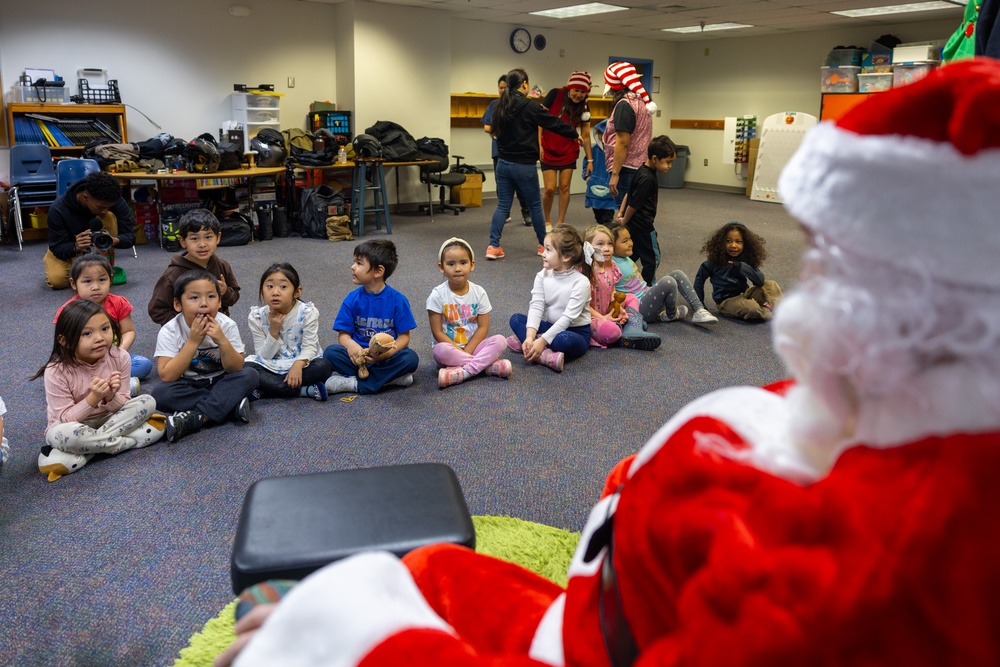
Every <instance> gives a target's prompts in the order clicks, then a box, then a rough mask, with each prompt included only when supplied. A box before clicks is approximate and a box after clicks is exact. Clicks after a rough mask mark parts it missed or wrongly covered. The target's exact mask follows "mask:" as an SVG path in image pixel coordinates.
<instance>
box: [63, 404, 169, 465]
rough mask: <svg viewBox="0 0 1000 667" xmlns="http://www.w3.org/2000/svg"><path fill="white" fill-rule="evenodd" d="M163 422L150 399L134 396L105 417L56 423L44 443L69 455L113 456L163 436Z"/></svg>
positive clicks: (161, 416)
mask: <svg viewBox="0 0 1000 667" xmlns="http://www.w3.org/2000/svg"><path fill="white" fill-rule="evenodd" d="M165 426H166V420H165V418H164V417H163V415H160V414H156V401H154V400H153V397H152V396H147V395H142V396H136V397H135V398H133V399H132V400H130V401H129V402H127V403H126V404H125V405H123V406H121V407H120V408H118V411H117V412H114V413H112V414H111V415H108V416H107V417H99V418H97V419H92V420H88V421H87V422H86V423H84V422H64V423H62V424H56V425H54V426H53V427H52V428H50V429H49V430H48V432H46V434H45V444H47V445H49V446H50V447H52V448H53V449H58V450H60V451H64V452H68V453H70V454H117V453H118V452H122V451H125V450H126V449H139V448H140V447H145V446H146V445H151V444H153V443H154V442H156V441H157V440H159V439H160V438H161V437H163V432H164V427H165Z"/></svg>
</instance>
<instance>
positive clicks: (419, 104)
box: [352, 2, 452, 201]
mask: <svg viewBox="0 0 1000 667" xmlns="http://www.w3.org/2000/svg"><path fill="white" fill-rule="evenodd" d="M353 5H354V50H353V51H354V103H353V106H352V109H353V112H354V123H355V124H354V127H355V133H356V134H360V133H361V132H363V131H364V130H365V128H368V127H370V126H372V125H374V124H375V123H376V122H377V121H380V120H388V121H393V122H395V123H398V124H399V125H402V126H403V127H404V128H406V130H407V131H408V132H409V133H410V134H412V135H413V138H414V139H420V138H421V137H441V138H445V140H446V141H447V139H446V137H447V136H448V131H449V129H450V125H451V123H450V120H449V113H450V108H451V102H450V98H449V96H448V95H447V91H448V85H449V81H450V77H451V74H450V71H451V54H452V46H451V32H450V31H449V29H448V26H449V22H450V21H451V14H450V12H445V11H440V10H433V9H421V8H416V7H405V6H401V5H388V4H381V3H368V2H354V3H353ZM392 172H393V173H392V174H387V175H386V176H387V179H388V185H389V189H390V191H391V190H393V189H394V188H395V181H394V180H393V179H395V178H396V176H397V175H398V177H399V197H400V199H401V200H402V201H426V198H427V186H426V185H422V184H421V183H420V181H419V172H418V170H417V168H416V167H408V168H397V169H393V170H392ZM434 195H435V196H436V195H437V191H436V190H435V191H434ZM394 197H395V194H390V199H393V198H394Z"/></svg>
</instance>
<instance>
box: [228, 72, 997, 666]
mask: <svg viewBox="0 0 1000 667" xmlns="http://www.w3.org/2000/svg"><path fill="white" fill-rule="evenodd" d="M887 165H888V166H887ZM998 174H1000V62H997V61H993V60H989V59H972V60H966V61H962V62H959V63H955V64H952V65H948V66H946V67H944V68H941V69H940V70H937V71H935V72H934V73H932V74H930V75H928V76H927V77H926V78H925V79H923V80H922V81H919V82H917V83H913V84H910V85H908V86H904V87H901V88H897V89H893V90H892V91H888V92H885V93H880V94H878V95H873V96H872V97H871V98H869V100H868V101H867V102H865V103H863V104H862V105H859V106H857V107H855V108H854V109H853V110H852V111H850V112H848V114H847V115H845V116H844V117H843V118H842V119H841V120H839V121H837V122H836V123H835V124H834V123H830V122H827V123H823V124H821V125H819V126H817V127H816V128H814V129H813V130H811V131H810V132H809V133H808V134H807V136H806V137H805V139H804V141H803V143H802V145H801V147H800V148H799V150H798V152H797V153H796V154H795V155H794V156H793V158H792V159H791V161H790V162H789V164H788V165H787V167H786V168H785V170H784V172H783V174H782V176H781V179H780V182H779V190H780V192H781V195H782V198H783V200H784V202H785V204H786V205H787V207H788V210H789V211H790V212H791V213H792V215H794V216H795V217H796V218H797V219H798V220H799V221H800V222H801V223H802V226H803V228H804V229H805V231H806V233H807V235H808V242H809V243H808V249H807V251H806V253H805V264H804V270H803V275H802V282H801V284H800V285H799V287H798V288H797V290H796V291H795V292H794V293H792V294H791V295H789V296H787V297H786V298H785V299H784V300H783V301H782V303H781V305H780V306H779V307H778V309H777V311H776V313H775V317H774V320H773V327H774V337H775V347H776V349H777V351H778V352H779V354H780V355H781V356H782V357H783V358H784V360H785V361H786V363H787V365H788V368H789V370H790V371H791V374H792V380H791V381H789V382H786V383H782V384H781V385H778V386H773V387H769V388H765V389H758V388H750V387H736V388H729V389H723V390H720V391H717V392H713V393H711V394H708V395H706V396H704V397H702V398H700V399H698V400H696V401H695V402H693V403H691V404H689V405H688V406H686V407H684V408H683V409H681V410H680V411H679V412H678V413H677V414H675V415H674V416H673V417H672V418H671V419H670V420H669V421H668V422H667V424H666V425H664V426H663V427H662V428H661V429H660V430H659V431H658V432H657V433H656V434H654V435H653V437H652V438H651V439H650V440H649V442H648V443H647V444H646V445H645V446H644V447H643V449H642V450H641V451H640V452H639V454H638V455H637V456H635V457H634V458H633V459H632V460H630V461H627V462H625V463H623V464H622V465H620V466H619V467H618V468H616V470H615V471H614V472H613V474H612V477H611V478H609V485H608V487H606V488H607V492H608V493H607V495H606V496H605V497H604V498H603V499H602V500H601V501H600V502H599V503H598V505H597V506H596V507H595V508H594V510H593V511H592V512H591V515H590V519H589V520H588V523H587V526H586V527H585V528H584V531H583V535H582V539H581V542H580V547H579V549H578V551H577V553H576V555H575V556H574V560H573V562H572V564H571V566H570V572H569V575H570V577H569V583H568V585H567V587H566V589H565V590H563V589H560V588H558V587H556V586H554V585H553V584H551V583H549V582H547V581H546V580H543V579H541V578H539V577H537V576H535V575H533V574H531V573H528V572H526V571H524V570H522V569H520V568H517V567H515V566H513V565H510V564H507V563H504V562H501V561H497V560H494V559H490V558H487V557H484V556H478V555H476V554H474V553H472V552H471V551H468V550H467V549H463V548H461V547H457V546H440V545H439V546H433V547H424V548H422V549H418V550H416V551H414V552H411V553H410V554H409V555H407V556H406V557H405V558H404V559H403V560H402V561H399V560H396V559H394V558H392V557H391V556H389V555H386V554H371V553H369V554H362V555H358V556H354V557H351V558H348V559H346V560H344V561H340V562H339V563H336V564H334V565H331V566H328V567H326V568H324V569H322V570H320V571H318V572H317V573H316V574H314V575H312V576H311V577H309V578H307V579H306V580H305V581H304V582H303V583H302V584H301V585H299V586H298V587H296V588H295V589H293V590H292V591H291V593H289V595H288V596H287V597H286V598H285V600H284V601H283V602H282V603H281V604H279V605H277V606H276V607H270V608H266V607H262V608H260V609H262V611H259V612H257V617H256V618H255V619H254V620H252V621H247V622H245V623H244V622H243V621H241V623H243V625H242V626H239V625H238V626H237V630H238V631H240V632H241V638H240V640H241V641H246V640H247V639H249V644H247V646H246V649H245V651H244V652H243V654H242V655H240V657H239V660H238V662H237V665H239V666H240V667H248V666H249V667H252V666H254V665H272V664H282V665H292V666H295V665H306V664H324V665H351V666H358V667H375V666H380V665H393V664H407V665H417V666H418V667H423V666H430V665H444V664H447V665H463V666H472V665H477V666H485V665H491V666H496V665H519V666H524V665H566V666H568V667H619V666H622V667H624V666H628V665H635V666H636V667H648V666H651V665H657V666H661V665H662V666H666V667H682V666H693V665H698V666H715V665H720V666H721V665H726V666H733V665H735V666H737V667H740V666H746V667H757V666H760V667H764V666H772V665H792V666H802V667H806V666H812V665H832V666H840V665H844V666H848V665H852V666H853V665H907V666H908V667H912V666H914V665H916V666H921V667H922V666H927V667H931V666H934V667H938V666H940V665H956V666H957V665H962V666H963V667H965V666H969V665H975V666H980V665H982V666H985V665H997V664H1000V596H998V595H997V591H1000V567H998V566H997V563H998V562H1000V533H998V532H997V531H996V530H994V524H995V523H996V517H997V516H998V513H1000V484H997V475H998V472H1000V263H998V262H997V259H996V258H997V257H998V256H1000V235H998V234H997V233H996V207H995V202H994V200H995V190H996V184H997V179H998ZM269 611H270V612H272V613H269ZM247 618H250V617H249V616H248V617H247ZM263 618H267V621H266V622H265V623H264V624H263V625H262V626H261V627H260V629H259V631H257V632H256V633H251V632H249V631H248V630H252V629H254V628H256V626H257V625H260V622H261V619H263ZM232 655H233V654H232V653H229V654H227V655H226V656H224V657H223V658H222V662H225V661H228V659H229V658H230V657H231V656H232ZM220 664H221V663H220Z"/></svg>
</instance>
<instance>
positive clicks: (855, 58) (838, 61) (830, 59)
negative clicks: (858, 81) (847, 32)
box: [823, 48, 865, 67]
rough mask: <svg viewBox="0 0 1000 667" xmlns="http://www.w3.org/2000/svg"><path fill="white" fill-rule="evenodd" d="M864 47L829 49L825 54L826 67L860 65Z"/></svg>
mask: <svg viewBox="0 0 1000 667" xmlns="http://www.w3.org/2000/svg"><path fill="white" fill-rule="evenodd" d="M864 54H865V50H864V49H852V48H847V49H831V51H830V53H828V54H827V56H826V62H825V63H823V64H824V65H825V66H826V67H860V66H861V58H862V56H864Z"/></svg>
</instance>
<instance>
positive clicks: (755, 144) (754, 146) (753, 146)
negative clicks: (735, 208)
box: [747, 137, 760, 197]
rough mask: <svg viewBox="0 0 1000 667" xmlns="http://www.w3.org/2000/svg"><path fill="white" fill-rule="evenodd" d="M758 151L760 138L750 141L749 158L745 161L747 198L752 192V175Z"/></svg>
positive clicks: (755, 166)
mask: <svg viewBox="0 0 1000 667" xmlns="http://www.w3.org/2000/svg"><path fill="white" fill-rule="evenodd" d="M759 150H760V137H754V138H753V139H751V140H750V157H749V159H748V160H747V197H749V196H750V194H751V192H753V173H754V171H756V168H757V152H758V151H759Z"/></svg>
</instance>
